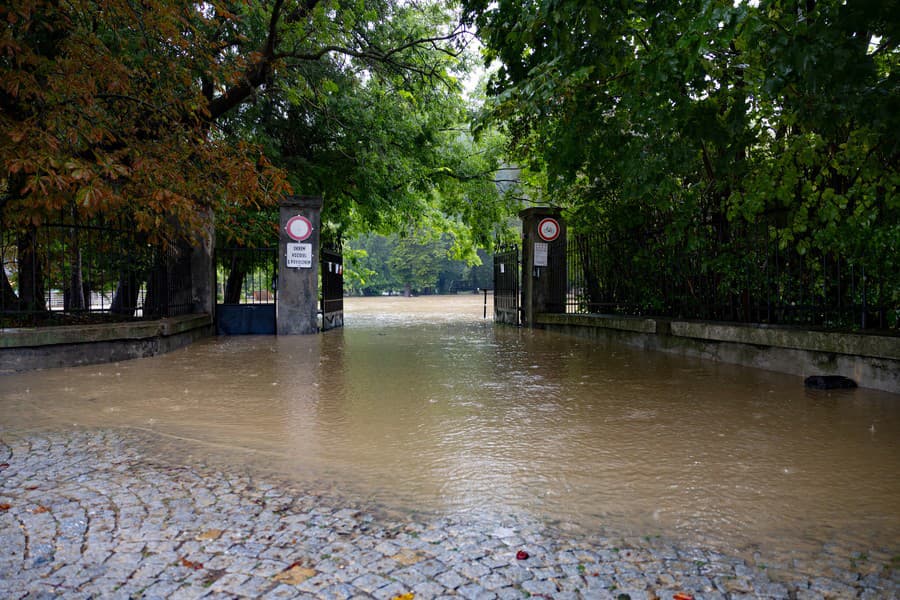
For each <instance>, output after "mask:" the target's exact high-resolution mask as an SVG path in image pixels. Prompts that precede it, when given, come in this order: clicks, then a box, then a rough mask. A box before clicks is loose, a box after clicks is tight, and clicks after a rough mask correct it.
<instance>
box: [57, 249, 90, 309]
mask: <svg viewBox="0 0 900 600" xmlns="http://www.w3.org/2000/svg"><path fill="white" fill-rule="evenodd" d="M73 237H74V236H73ZM71 260H72V262H71V265H70V268H71V275H70V277H69V282H68V287H67V288H66V292H65V296H64V297H63V307H64V308H65V310H67V311H80V310H84V309H85V308H87V303H86V302H85V300H84V296H85V294H84V277H83V275H82V269H81V248H79V247H78V245H77V242H76V243H75V245H74V246H73V250H72V256H71Z"/></svg>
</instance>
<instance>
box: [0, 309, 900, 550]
mask: <svg viewBox="0 0 900 600" xmlns="http://www.w3.org/2000/svg"><path fill="white" fill-rule="evenodd" d="M481 302H482V298H481V297H478V296H461V297H455V298H421V299H402V298H394V299H348V300H347V301H346V304H347V308H348V316H347V327H346V328H345V329H344V330H343V331H341V330H338V331H332V332H329V333H327V334H324V335H321V336H309V337H307V336H298V337H283V338H275V337H232V338H219V339H213V340H208V341H205V342H201V343H198V344H195V345H194V346H191V347H189V348H186V349H183V350H181V351H178V352H174V353H171V354H169V355H165V356H160V357H156V358H153V359H144V360H138V361H128V362H123V363H118V364H113V365H99V366H92V367H83V368H75V369H60V370H49V371H44V372H39V373H31V374H23V375H19V376H14V377H5V378H2V379H0V385H2V391H0V408H2V416H0V424H2V425H3V426H4V427H9V428H16V429H21V428H28V427H41V426H45V427H59V426H61V425H63V424H66V425H68V424H78V425H86V426H109V425H114V426H128V427H137V428H141V429H145V430H152V431H154V432H157V433H159V434H161V435H162V436H163V437H164V438H165V439H168V440H169V441H170V442H171V440H173V439H174V440H178V439H181V440H183V441H184V444H185V449H186V450H185V452H187V451H188V450H187V449H188V448H190V449H191V450H190V451H191V452H196V451H197V450H196V449H197V448H198V447H200V448H205V452H208V453H210V454H213V455H217V456H220V457H225V458H226V459H227V460H232V461H233V460H249V461H257V464H265V466H266V467H267V468H274V469H278V470H280V471H281V472H283V473H284V474H288V475H293V476H296V477H299V478H301V479H302V478H303V477H310V476H317V477H320V476H327V477H330V478H334V479H335V480H337V481H338V482H339V483H341V485H342V486H344V487H345V488H346V489H347V490H351V491H353V492H354V493H359V494H362V495H365V496H368V497H371V498H373V499H376V500H378V501H381V502H385V503H388V504H392V505H394V506H398V507H404V506H406V507H415V508H417V509H427V510H433V511H454V512H472V513H482V512H483V513H500V514H510V513H528V514H531V515H534V516H537V517H541V518H547V519H550V520H561V521H566V522H569V523H574V524H577V525H580V526H584V527H596V526H598V525H603V526H611V525H614V526H615V528H618V529H619V530H622V531H627V532H629V533H637V534H655V533H664V534H666V535H677V536H682V537H693V538H697V539H702V540H705V541H708V542H710V543H719V544H722V545H733V544H743V543H748V542H751V541H752V542H755V543H759V544H764V545H765V544H775V545H777V544H779V543H786V544H789V545H791V544H794V545H795V544H796V543H797V541H796V540H798V539H800V538H804V539H809V540H813V541H819V540H821V541H828V540H829V539H832V538H833V537H834V536H835V535H836V532H838V533H840V534H841V535H847V536H855V537H858V538H861V539H863V540H864V541H865V542H866V543H872V544H876V545H877V544H882V545H884V544H887V545H889V546H896V544H897V540H898V537H900V511H898V509H897V506H900V476H898V473H900V396H898V395H894V394H887V393H882V392H876V391H871V390H863V389H858V390H854V391H841V392H810V391H806V390H804V388H803V385H802V379H801V378H799V377H792V376H786V375H780V374H777V373H770V372H765V371H760V370H754V369H744V368H739V367H734V366H729V365H722V364H717V363H711V362H704V361H699V360H687V359H682V358H677V357H673V356H669V355H665V354H659V353H651V352H644V351H640V350H637V349H632V348H626V347H622V346H616V345H605V344H600V343H595V342H587V341H583V340H578V339H574V338H569V337H563V336H559V335H554V334H548V333H545V332H540V331H528V330H520V329H515V328H509V327H493V326H492V325H491V324H490V322H489V321H488V322H485V321H483V320H482V318H481V316H482V307H481ZM198 444H199V446H198ZM167 447H169V448H170V447H171V444H170V445H168V446H167ZM177 458H179V459H181V458H183V457H177ZM785 540H791V541H790V542H787V541H785Z"/></svg>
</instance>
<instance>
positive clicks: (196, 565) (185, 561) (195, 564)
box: [181, 556, 203, 571]
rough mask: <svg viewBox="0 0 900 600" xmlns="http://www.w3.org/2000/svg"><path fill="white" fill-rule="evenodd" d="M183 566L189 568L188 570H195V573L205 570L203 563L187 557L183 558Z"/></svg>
mask: <svg viewBox="0 0 900 600" xmlns="http://www.w3.org/2000/svg"><path fill="white" fill-rule="evenodd" d="M181 566H182V567H187V568H188V569H193V570H195V571H199V570H200V569H202V568H203V563H199V562H194V561H192V560H188V559H187V557H186V556H185V557H182V558H181Z"/></svg>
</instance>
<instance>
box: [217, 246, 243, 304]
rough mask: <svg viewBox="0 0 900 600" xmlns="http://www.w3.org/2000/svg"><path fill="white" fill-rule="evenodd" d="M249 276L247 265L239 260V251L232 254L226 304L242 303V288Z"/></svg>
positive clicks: (226, 285) (226, 288)
mask: <svg viewBox="0 0 900 600" xmlns="http://www.w3.org/2000/svg"><path fill="white" fill-rule="evenodd" d="M246 276H247V268H246V265H244V264H243V261H240V260H238V254H237V252H232V254H231V266H230V268H229V270H228V279H227V280H226V281H225V294H224V299H223V302H224V303H225V304H240V302H241V289H242V288H243V287H244V278H245V277H246Z"/></svg>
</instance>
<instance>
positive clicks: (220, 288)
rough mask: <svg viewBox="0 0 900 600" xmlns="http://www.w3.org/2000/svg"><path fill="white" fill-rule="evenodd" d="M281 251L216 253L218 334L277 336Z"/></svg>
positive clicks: (226, 249)
mask: <svg viewBox="0 0 900 600" xmlns="http://www.w3.org/2000/svg"><path fill="white" fill-rule="evenodd" d="M277 293H278V248H222V249H219V250H217V251H216V332H217V333H218V334H219V335H243V334H258V335H274V334H275V299H276V294H277Z"/></svg>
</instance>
